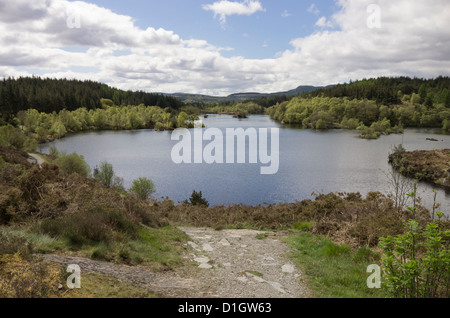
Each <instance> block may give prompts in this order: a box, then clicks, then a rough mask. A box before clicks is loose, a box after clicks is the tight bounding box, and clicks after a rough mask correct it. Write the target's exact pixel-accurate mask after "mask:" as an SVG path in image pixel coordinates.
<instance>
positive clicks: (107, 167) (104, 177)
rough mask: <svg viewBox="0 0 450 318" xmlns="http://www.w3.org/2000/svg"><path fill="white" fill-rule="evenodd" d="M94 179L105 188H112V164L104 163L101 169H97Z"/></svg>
mask: <svg viewBox="0 0 450 318" xmlns="http://www.w3.org/2000/svg"><path fill="white" fill-rule="evenodd" d="M94 178H96V179H97V180H99V181H100V183H101V184H102V185H104V186H105V187H108V188H111V187H112V186H113V182H114V168H113V166H112V164H110V163H108V162H107V161H103V162H102V163H101V164H100V167H99V168H97V167H95V168H94Z"/></svg>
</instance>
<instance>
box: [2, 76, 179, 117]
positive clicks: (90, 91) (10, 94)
mask: <svg viewBox="0 0 450 318" xmlns="http://www.w3.org/2000/svg"><path fill="white" fill-rule="evenodd" d="M102 98H104V99H110V100H112V101H113V103H114V104H115V105H140V104H144V105H146V106H158V107H161V108H167V107H170V108H172V109H178V108H180V107H181V106H183V103H182V102H180V101H179V100H177V99H176V98H174V97H170V96H164V95H161V94H152V93H146V92H142V91H138V92H132V91H123V90H120V89H116V88H112V87H110V86H108V85H105V84H101V83H98V82H94V81H79V80H67V79H42V78H39V77H20V78H17V79H14V78H8V79H3V80H2V81H0V124H1V122H2V121H3V122H9V123H10V122H11V120H12V118H13V117H14V116H15V115H16V114H17V113H18V112H19V111H22V110H23V111H25V110H28V109H36V110H37V111H38V112H45V113H52V112H54V111H56V112H58V111H61V110H63V109H66V110H68V111H73V110H76V109H78V108H86V109H87V110H90V109H97V108H101V107H102V104H101V99H102Z"/></svg>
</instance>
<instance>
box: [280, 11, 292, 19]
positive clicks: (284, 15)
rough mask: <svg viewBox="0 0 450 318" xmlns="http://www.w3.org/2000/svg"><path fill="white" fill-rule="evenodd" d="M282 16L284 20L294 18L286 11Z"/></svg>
mask: <svg viewBox="0 0 450 318" xmlns="http://www.w3.org/2000/svg"><path fill="white" fill-rule="evenodd" d="M281 16H282V17H283V18H289V17H290V16H292V14H290V13H289V11H288V10H284V11H283V13H282V14H281Z"/></svg>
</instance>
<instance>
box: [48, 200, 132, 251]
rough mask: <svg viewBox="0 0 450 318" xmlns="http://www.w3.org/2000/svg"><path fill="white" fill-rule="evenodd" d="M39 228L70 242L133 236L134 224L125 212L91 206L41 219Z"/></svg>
mask: <svg viewBox="0 0 450 318" xmlns="http://www.w3.org/2000/svg"><path fill="white" fill-rule="evenodd" d="M40 231H41V232H44V233H46V234H49V235H50V236H53V237H63V238H67V239H69V240H70V242H71V244H72V245H76V246H78V245H83V244H89V243H91V242H111V241H114V240H120V239H121V238H122V237H124V236H128V237H131V238H133V237H135V236H136V235H137V231H138V226H137V225H136V224H135V223H134V222H133V221H131V220H129V218H128V217H127V215H126V214H125V213H124V212H122V211H119V210H115V209H112V208H109V207H101V206H99V207H94V208H92V209H86V210H83V211H80V212H78V213H71V214H66V215H64V216H62V217H60V218H58V219H54V220H44V221H42V223H41V226H40Z"/></svg>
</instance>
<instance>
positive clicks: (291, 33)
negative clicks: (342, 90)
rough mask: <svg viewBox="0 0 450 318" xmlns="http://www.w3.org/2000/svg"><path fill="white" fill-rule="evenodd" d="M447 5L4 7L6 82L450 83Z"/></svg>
mask: <svg viewBox="0 0 450 318" xmlns="http://www.w3.org/2000/svg"><path fill="white" fill-rule="evenodd" d="M448 30H450V1H448V0H427V1H423V0H420V1H419V0H306V1H298V0H278V1H275V0H146V1H142V0H127V1H123V0H87V1H68V0H15V1H11V0H0V78H8V77H19V76H32V75H38V76H41V77H50V78H68V79H71V78H76V79H81V80H84V79H90V80H95V81H99V82H102V83H106V84H108V85H111V86H113V87H117V88H121V89H126V90H128V89H129V90H143V91H147V92H164V93H176V92H184V93H194V94H207V95H216V96H226V95H229V94H232V93H237V92H261V93H271V92H278V91H285V90H290V89H293V88H296V87H298V86H300V85H316V86H324V85H330V84H337V83H343V82H348V81H349V80H358V79H363V78H370V77H379V76H403V75H405V76H410V77H421V78H433V77H437V76H440V75H443V76H450V32H449V31H448Z"/></svg>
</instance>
